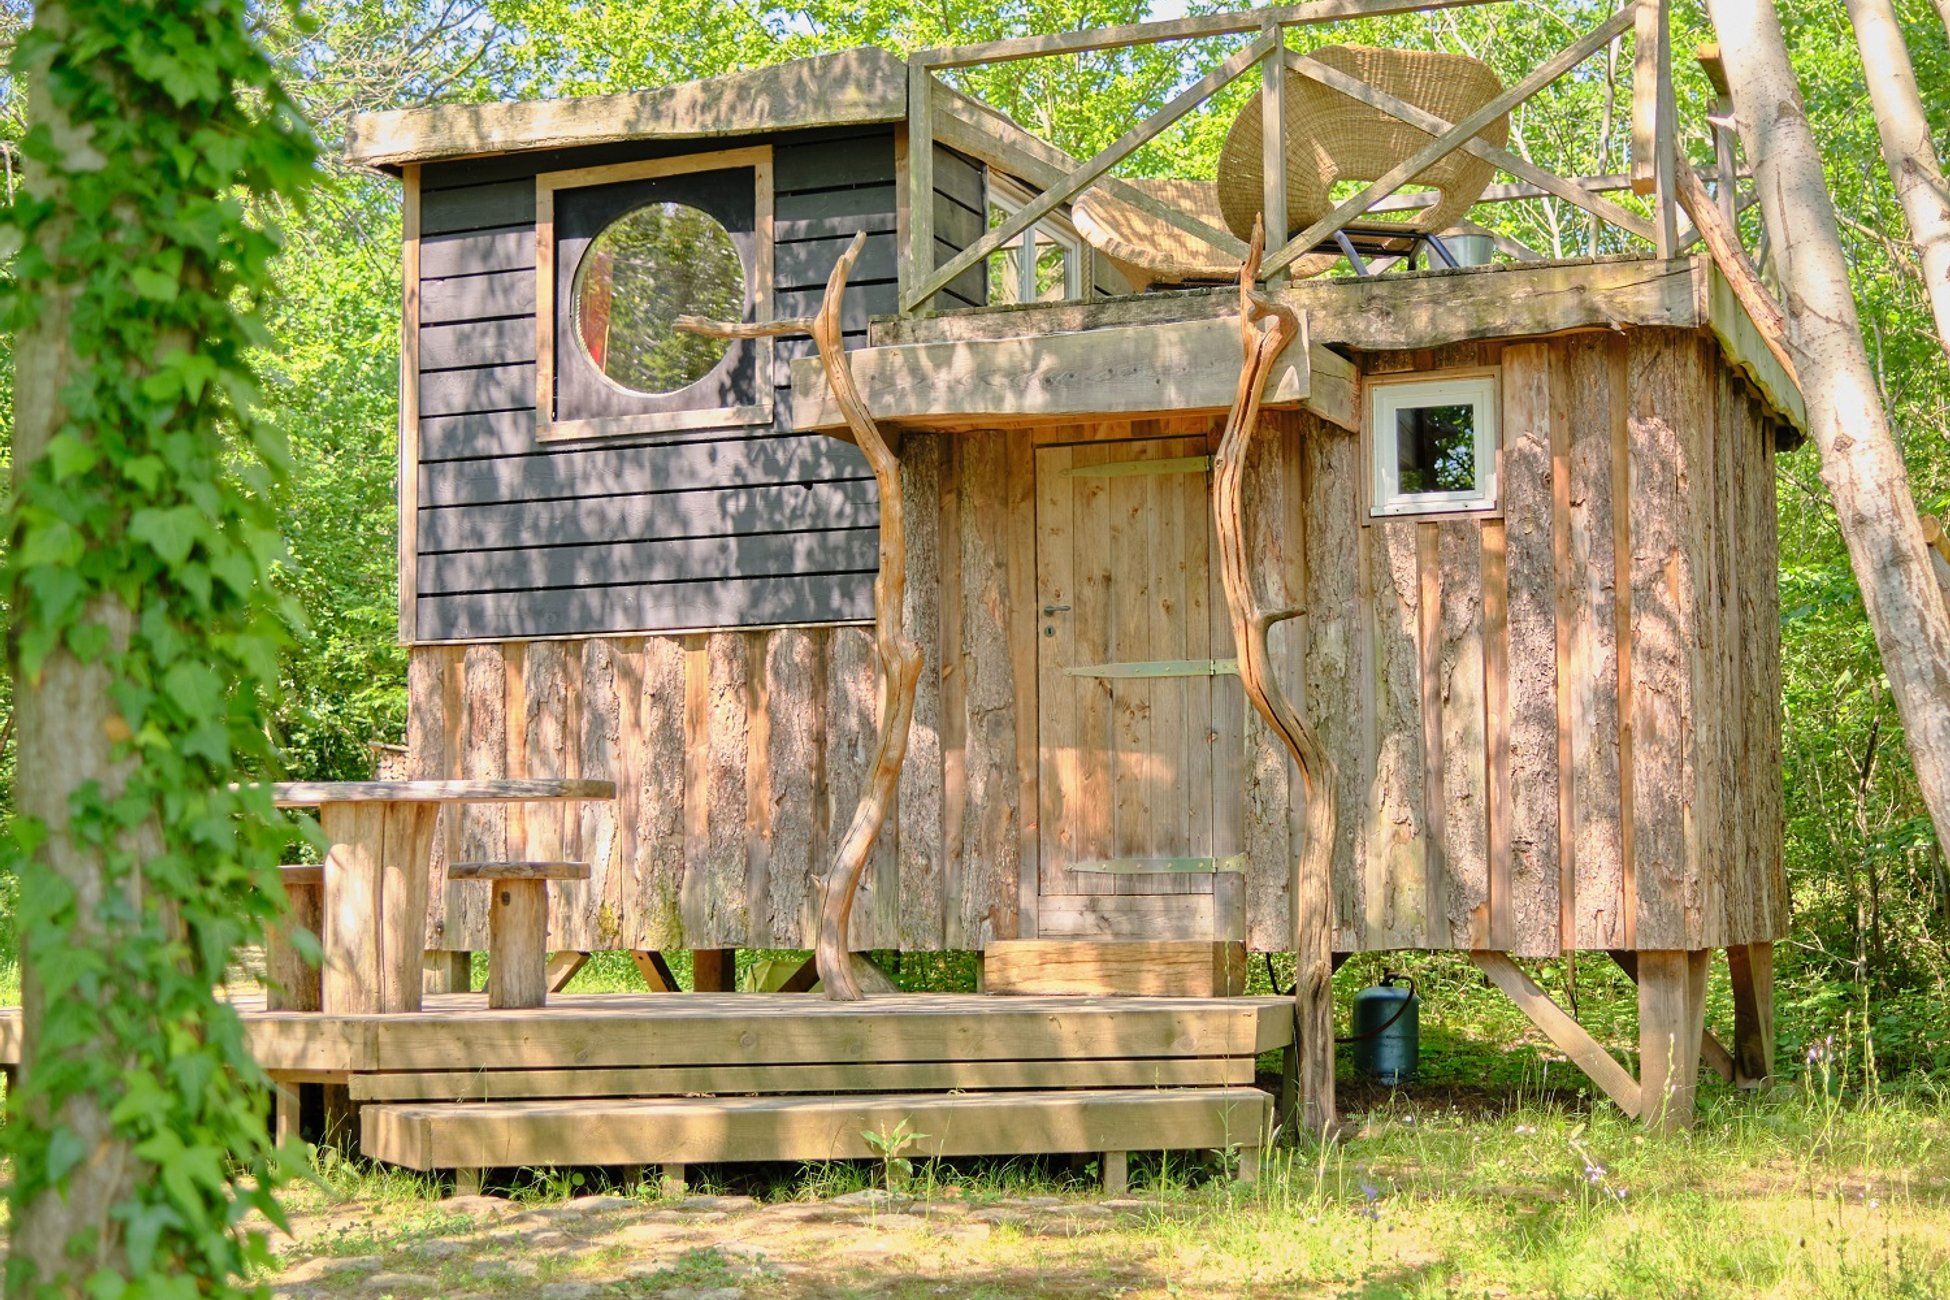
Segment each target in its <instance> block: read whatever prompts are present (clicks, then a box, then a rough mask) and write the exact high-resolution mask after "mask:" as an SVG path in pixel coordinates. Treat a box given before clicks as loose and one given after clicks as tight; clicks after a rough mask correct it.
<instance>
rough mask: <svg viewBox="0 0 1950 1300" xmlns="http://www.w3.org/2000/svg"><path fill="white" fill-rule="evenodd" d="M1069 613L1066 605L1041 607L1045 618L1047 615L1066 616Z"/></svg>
mask: <svg viewBox="0 0 1950 1300" xmlns="http://www.w3.org/2000/svg"><path fill="white" fill-rule="evenodd" d="M1069 611H1070V607H1069V606H1068V605H1045V606H1043V613H1044V615H1046V616H1047V615H1050V614H1067V613H1069Z"/></svg>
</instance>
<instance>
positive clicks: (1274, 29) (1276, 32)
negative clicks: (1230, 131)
mask: <svg viewBox="0 0 1950 1300" xmlns="http://www.w3.org/2000/svg"><path fill="white" fill-rule="evenodd" d="M1260 33H1261V36H1262V37H1263V38H1264V39H1265V40H1268V41H1270V42H1271V43H1272V48H1271V49H1269V50H1268V51H1267V52H1266V57H1265V58H1264V59H1262V60H1260V65H1259V112H1260V140H1259V150H1260V153H1259V157H1260V171H1259V174H1260V186H1261V190H1260V193H1261V196H1262V199H1263V203H1262V209H1263V211H1264V212H1265V214H1266V240H1267V243H1268V244H1270V245H1271V246H1272V247H1274V248H1278V247H1279V246H1280V245H1282V244H1284V243H1286V237H1287V227H1286V28H1284V27H1282V26H1281V25H1280V24H1279V23H1278V22H1277V21H1275V20H1273V19H1271V18H1269V19H1267V21H1266V23H1265V25H1264V26H1262V27H1261V28H1260ZM1282 278H1284V277H1282Z"/></svg>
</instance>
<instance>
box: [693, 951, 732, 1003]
mask: <svg viewBox="0 0 1950 1300" xmlns="http://www.w3.org/2000/svg"><path fill="white" fill-rule="evenodd" d="M737 989H738V950H737V949H736V948H694V949H692V950H691V991H692V992H693V993H735V992H736V991H737Z"/></svg>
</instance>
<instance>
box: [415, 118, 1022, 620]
mask: <svg viewBox="0 0 1950 1300" xmlns="http://www.w3.org/2000/svg"><path fill="white" fill-rule="evenodd" d="M750 143H753V144H769V145H770V146H771V147H772V150H773V162H772V169H773V190H774V198H773V209H774V224H773V229H774V239H775V244H774V255H773V268H774V271H773V284H772V290H773V312H774V314H775V315H778V316H800V315H807V314H810V312H811V310H812V309H813V308H814V307H815V306H816V305H817V301H818V298H819V294H820V290H821V287H822V286H823V285H824V283H825V278H826V276H827V274H828V272H829V271H830V270H831V268H832V265H833V263H834V261H835V259H837V257H838V256H839V254H840V252H841V251H842V250H843V249H844V248H845V246H846V243H847V241H848V240H849V239H850V238H851V237H852V236H853V234H855V233H856V232H858V231H862V230H864V231H866V232H868V244H867V247H866V249H865V250H864V252H863V255H862V259H861V265H860V268H859V270H858V271H857V272H856V274H855V277H854V281H853V283H852V284H851V285H850V287H849V292H848V297H847V310H848V321H847V341H848V346H849V347H852V346H859V345H860V344H862V343H864V342H865V339H866V323H867V318H868V317H869V316H870V315H872V314H876V313H884V312H891V311H893V310H895V307H896V301H895V299H896V294H897V287H896V284H895V279H894V277H895V263H896V256H895V253H896V224H897V205H896V193H897V191H896V185H895V156H894V136H893V132H892V129H891V128H877V127H856V128H846V129H833V130H818V131H805V132H795V133H791V134H788V135H780V136H777V137H773V138H770V139H767V138H763V137H761V138H758V139H754V140H752V141H751V142H750ZM695 150H696V144H695V142H675V141H663V142H633V143H621V144H609V145H601V146H594V147H588V148H580V149H561V150H549V151H543V152H535V153H527V154H516V155H507V156H499V157H491V158H484V159H471V160H465V161H459V162H448V163H438V164H428V165H426V166H424V167H422V168H421V169H420V184H419V188H418V214H417V215H418V218H419V224H418V229H419V232H420V238H419V242H418V244H417V250H418V252H419V258H418V264H419V272H418V273H419V276H420V280H419V287H420V299H419V323H418V324H419V328H418V335H417V339H416V342H417V355H418V369H417V372H416V375H415V376H413V378H416V379H417V383H416V384H414V385H413V397H414V400H415V401H416V403H417V411H418V416H419V422H418V429H417V435H418V437H417V457H416V459H415V461H414V468H415V469H416V470H417V473H416V474H415V475H413V476H412V478H413V480H414V481H415V482H417V488H418V500H417V518H416V519H415V520H414V521H413V522H414V525H415V527H414V529H413V533H414V538H415V542H414V559H415V561H416V563H415V564H413V565H412V566H408V572H409V573H412V574H413V577H414V586H415V590H416V594H417V600H416V601H415V602H413V608H412V609H411V610H410V611H408V612H409V614H410V622H409V626H408V627H407V628H406V629H405V635H406V637H407V639H409V640H412V641H416V642H443V641H444V642H459V641H485V640H491V639H499V638H505V637H548V636H568V635H585V634H596V633H604V632H621V631H651V630H662V629H673V630H674V629H685V630H688V629H695V628H710V627H741V626H743V627H750V626H766V625H780V624H803V623H830V622H845V621H852V620H861V619H865V618H868V617H870V616H871V613H872V610H871V587H872V577H873V568H874V551H875V545H876V542H875V534H876V521H877V517H878V512H877V507H876V502H875V493H874V487H873V480H872V475H871V474H870V473H869V472H868V470H867V466H866V462H865V461H864V459H863V458H862V457H861V456H860V454H859V453H858V452H857V451H856V450H855V449H854V448H852V447H851V446H848V445H845V444H843V443H840V442H837V441H835V440H833V439H830V438H827V437H824V436H822V435H817V434H798V433H795V432H794V431H793V429H792V428H791V419H790V417H791V407H790V402H789V401H788V400H786V398H787V396H788V394H787V393H786V391H785V386H786V385H787V383H788V379H789V365H790V362H791V360H792V359H793V358H795V357H798V356H801V355H809V354H810V349H811V346H812V345H811V341H810V340H804V339H787V340H781V341H780V343H779V345H778V347H777V349H776V353H775V362H774V374H773V375H771V376H770V377H769V379H768V382H770V383H771V384H772V385H773V386H774V389H775V392H776V400H775V402H774V412H775V418H774V420H773V423H772V424H771V425H770V426H769V427H761V428H750V427H744V428H733V429H719V430H712V429H703V430H687V431H683V432H678V433H669V434H659V435H650V434H643V435H621V436H614V437H603V438H591V439H587V440H583V441H577V442H571V443H561V444H552V445H547V446H544V445H542V444H541V443H539V442H538V441H537V440H536V436H535V421H536V378H535V339H536V326H535V314H536V306H537V305H536V302H535V279H536V277H535V246H536V239H535V179H534V178H535V176H536V175H537V174H538V173H543V172H552V171H561V170H568V169H572V168H584V167H593V166H600V165H604V164H609V163H617V162H625V161H635V160H639V159H644V158H650V157H664V156H675V155H681V154H684V153H686V152H694V151H695ZM937 154H938V157H937V161H936V165H935V168H934V175H935V177H936V182H935V186H936V193H935V205H936V213H935V230H936V232H937V244H938V249H937V254H938V257H939V259H940V260H944V261H945V260H946V259H947V258H949V257H952V256H953V255H954V253H955V252H957V251H959V250H960V249H961V248H962V247H964V246H965V245H966V244H968V243H971V242H973V241H974V240H975V239H976V238H977V237H979V235H980V234H981V232H982V229H983V224H984V217H983V205H984V197H983V192H982V186H983V180H982V176H981V172H980V169H979V168H978V167H977V166H975V165H974V164H972V163H970V162H968V161H967V160H966V159H964V158H962V157H960V156H959V155H956V154H953V153H951V152H949V151H947V150H937ZM983 297H984V286H983V280H982V278H981V275H980V273H979V270H978V271H973V272H971V273H970V274H969V275H967V276H965V277H963V278H962V279H961V280H958V281H957V282H956V284H955V285H954V286H953V287H952V288H951V290H950V291H949V293H948V294H947V295H945V296H944V302H945V303H947V304H948V305H955V306H963V305H974V304H979V303H980V302H981V301H982V300H983ZM544 309H546V305H544ZM403 450H405V451H406V452H407V454H409V455H411V454H413V450H414V449H413V448H411V447H408V448H405V449H403Z"/></svg>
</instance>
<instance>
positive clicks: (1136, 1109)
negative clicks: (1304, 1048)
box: [361, 1088, 1272, 1169]
mask: <svg viewBox="0 0 1950 1300" xmlns="http://www.w3.org/2000/svg"><path fill="white" fill-rule="evenodd" d="M1271 1103H1272V1098H1271V1097H1270V1096H1269V1095H1268V1094H1266V1093H1264V1092H1261V1091H1259V1090H1258V1089H1256V1088H1206V1089H1184V1090H1162V1091H1160V1090H1098V1091H1090V1092H1070V1093H1029V1094H1000V1095H997V1094H980V1093H962V1094H945V1095H933V1096H926V1095H922V1096H914V1095H909V1096H868V1097H846V1098H833V1097H719V1098H703V1097H687V1098H669V1099H662V1100H620V1101H528V1102H479V1103H473V1102H470V1103H467V1104H465V1105H454V1104H442V1105H412V1104H407V1105H372V1106H367V1107H366V1108H365V1109H364V1111H363V1112H362V1115H363V1133H362V1140H361V1148H362V1149H363V1151H364V1152H365V1154H366V1155H368V1156H370V1157H372V1158H374V1159H379V1160H386V1161H390V1162H391V1163H393V1164H399V1165H405V1166H407V1167H408V1168H412V1169H455V1168H495V1167H507V1166H514V1165H586V1164H599V1165H602V1164H658V1163H682V1164H696V1163H705V1162H715V1161H738V1160H836V1159H863V1158H869V1157H872V1156H873V1155H874V1154H875V1152H874V1151H873V1149H872V1146H871V1145H870V1144H869V1142H868V1141H867V1139H866V1136H865V1135H866V1134H869V1133H875V1134H877V1133H884V1132H892V1131H894V1129H895V1128H896V1127H897V1126H898V1125H900V1124H901V1123H902V1122H903V1121H905V1122H906V1123H907V1125H908V1127H909V1130H910V1131H912V1132H914V1133H916V1134H917V1135H919V1136H917V1140H916V1141H915V1142H914V1144H913V1145H912V1146H911V1147H909V1148H908V1154H909V1155H910V1156H959V1155H1013V1154H1022V1153H1031V1152H1034V1153H1044V1152H1092V1151H1160V1150H1170V1151H1175V1150H1194V1149H1201V1148H1214V1147H1217V1148H1225V1147H1250V1148H1257V1147H1258V1146H1259V1145H1260V1144H1261V1141H1262V1139H1263V1135H1264V1133H1265V1131H1266V1120H1267V1117H1268V1115H1269V1114H1270V1111H1271Z"/></svg>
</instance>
